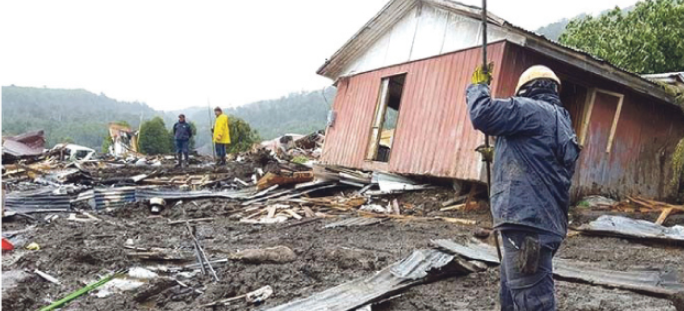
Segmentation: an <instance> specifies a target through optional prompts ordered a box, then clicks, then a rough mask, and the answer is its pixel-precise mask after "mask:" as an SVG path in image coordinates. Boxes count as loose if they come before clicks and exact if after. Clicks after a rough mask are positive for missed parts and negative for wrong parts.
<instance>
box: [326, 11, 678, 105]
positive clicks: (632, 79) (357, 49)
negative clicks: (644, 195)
mask: <svg viewBox="0 0 684 311" xmlns="http://www.w3.org/2000/svg"><path fill="white" fill-rule="evenodd" d="M420 5H430V6H434V7H437V8H440V9H443V10H447V11H450V12H454V13H456V14H460V15H463V16H468V17H471V18H475V19H479V18H480V16H481V14H482V13H481V12H482V11H481V9H480V8H479V7H475V6H468V5H464V4H461V3H458V2H455V1H451V0H392V1H390V2H389V3H387V5H385V7H383V8H382V9H381V10H380V12H379V13H378V14H377V15H375V16H374V17H373V18H372V19H371V20H370V21H369V22H368V23H366V25H364V27H362V28H361V30H359V31H358V32H357V33H356V34H355V35H354V36H353V37H352V38H351V39H349V40H348V41H347V42H346V43H345V44H344V45H343V46H342V47H341V48H340V49H339V50H337V52H335V54H333V55H332V56H331V57H330V59H328V60H326V62H325V63H324V64H323V65H322V66H321V67H320V68H319V69H318V71H317V73H318V74H319V75H322V76H325V77H328V78H330V79H333V80H335V79H336V78H337V77H338V76H339V74H340V72H341V71H342V70H343V68H344V66H346V65H347V64H348V63H349V62H351V61H353V60H354V59H355V58H357V57H358V56H359V55H361V54H363V53H364V52H365V51H366V49H367V47H368V46H370V44H372V43H373V42H375V40H377V39H378V38H380V36H382V34H384V33H385V32H386V31H389V29H391V27H392V26H393V25H394V23H395V22H396V21H397V20H399V19H400V18H401V17H403V16H404V15H405V14H406V13H407V12H409V11H410V10H411V9H413V8H414V7H416V6H420ZM487 16H488V22H489V23H490V24H492V25H495V26H499V27H501V28H502V29H503V30H505V31H510V32H511V33H514V34H518V35H521V36H523V37H524V38H525V40H524V42H522V46H523V47H525V48H527V49H530V50H533V51H536V52H539V53H541V54H544V55H546V56H549V57H551V58H554V59H556V60H558V61H561V62H565V63H568V64H570V65H572V66H575V67H577V68H580V69H582V70H584V71H587V72H590V73H592V74H595V75H598V76H601V77H603V78H605V79H608V80H611V81H613V82H615V83H618V84H620V85H623V86H625V87H628V88H630V89H632V90H634V91H636V92H638V93H641V94H643V95H647V96H650V97H653V98H656V99H659V100H661V101H664V102H666V103H670V104H675V102H676V101H675V97H674V96H672V95H670V94H669V93H667V92H666V91H665V90H664V89H663V88H662V87H660V86H659V85H658V84H657V83H655V82H653V81H651V80H648V79H646V78H644V77H641V76H639V75H638V74H636V73H633V72H629V71H627V70H624V69H621V68H619V67H617V66H615V65H613V64H611V63H609V62H607V61H605V60H602V59H600V58H597V57H595V56H593V55H591V54H589V53H587V52H585V51H582V50H579V49H576V48H572V47H569V46H565V45H562V44H560V43H558V42H555V41H552V40H550V39H547V38H546V37H544V36H542V35H539V34H537V33H534V32H531V31H529V30H525V29H523V28H521V27H518V26H515V25H513V24H511V23H509V22H507V21H505V20H504V19H502V18H499V17H498V16H496V15H494V14H491V13H489V12H488V13H487Z"/></svg>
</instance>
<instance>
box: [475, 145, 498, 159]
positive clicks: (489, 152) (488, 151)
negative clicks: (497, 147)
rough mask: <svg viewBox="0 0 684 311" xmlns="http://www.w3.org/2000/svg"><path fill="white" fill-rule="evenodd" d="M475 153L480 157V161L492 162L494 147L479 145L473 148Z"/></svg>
mask: <svg viewBox="0 0 684 311" xmlns="http://www.w3.org/2000/svg"><path fill="white" fill-rule="evenodd" d="M475 151H477V152H479V153H480V154H481V155H482V161H484V162H492V160H494V147H485V145H480V146H479V147H477V148H475Z"/></svg>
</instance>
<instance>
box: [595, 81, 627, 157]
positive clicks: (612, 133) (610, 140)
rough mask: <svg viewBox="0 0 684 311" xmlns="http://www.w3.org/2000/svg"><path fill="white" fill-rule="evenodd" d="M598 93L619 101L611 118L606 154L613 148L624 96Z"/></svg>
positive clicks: (606, 92) (612, 93)
mask: <svg viewBox="0 0 684 311" xmlns="http://www.w3.org/2000/svg"><path fill="white" fill-rule="evenodd" d="M598 91H599V92H601V93H604V94H608V95H612V96H616V97H618V98H619V99H620V100H619V101H618V106H617V110H615V116H614V117H613V124H612V125H611V127H610V136H608V146H606V153H610V150H611V149H612V147H613V138H615V130H617V125H618V121H619V120H620V112H621V111H622V102H623V101H624V99H625V95H622V94H618V93H614V92H610V91H604V90H598Z"/></svg>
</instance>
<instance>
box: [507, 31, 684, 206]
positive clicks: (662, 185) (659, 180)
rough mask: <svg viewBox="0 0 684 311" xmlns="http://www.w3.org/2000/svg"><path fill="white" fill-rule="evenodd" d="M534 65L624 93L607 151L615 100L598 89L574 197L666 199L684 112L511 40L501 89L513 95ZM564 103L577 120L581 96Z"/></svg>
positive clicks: (584, 84)
mask: <svg viewBox="0 0 684 311" xmlns="http://www.w3.org/2000/svg"><path fill="white" fill-rule="evenodd" d="M535 64H543V65H546V66H549V67H550V68H551V69H553V70H554V71H556V73H557V74H559V75H560V76H561V77H569V78H571V79H572V80H573V82H575V83H577V84H581V85H583V86H584V87H596V88H600V89H605V90H609V91H613V92H617V93H621V94H624V95H625V99H624V102H623V106H622V112H621V113H620V119H619V122H618V126H617V129H616V132H615V137H614V139H613V146H612V150H611V152H610V153H606V152H605V151H606V146H607V145H606V144H607V141H608V136H609V134H610V126H611V125H612V121H613V115H614V112H615V108H614V106H615V103H616V101H615V99H614V98H613V97H611V96H608V95H604V94H601V93H598V94H597V97H596V101H595V108H594V111H593V112H592V115H591V122H590V127H589V130H588V131H587V135H586V141H585V147H584V150H582V154H581V157H580V161H579V165H578V170H577V173H576V176H575V177H576V178H575V182H574V185H573V188H574V189H573V190H572V193H573V196H574V197H575V199H577V198H580V197H583V196H585V195H590V194H611V195H616V196H625V195H630V194H639V195H644V196H648V197H653V198H657V199H665V198H667V197H669V196H671V195H672V194H673V193H672V189H670V188H669V187H668V186H667V183H668V182H669V180H670V179H671V178H672V172H671V169H670V167H671V166H670V165H671V161H672V159H671V157H672V153H673V152H674V147H675V145H676V143H677V141H678V140H679V139H681V138H682V137H684V115H683V114H682V113H681V111H679V109H677V108H675V107H673V106H672V105H667V104H665V103H662V102H660V101H658V100H656V99H652V98H647V97H644V96H641V95H638V94H635V93H634V92H632V91H630V90H629V89H626V88H625V87H622V86H619V85H616V84H614V83H611V82H609V81H606V80H604V79H602V78H601V77H599V76H595V75H590V74H588V73H586V72H584V71H581V70H580V69H578V68H576V67H572V66H570V65H568V64H565V63H560V62H555V61H553V60H551V59H549V58H547V57H545V56H543V55H541V54H538V53H535V52H531V51H527V50H525V49H524V48H522V47H519V46H517V45H515V44H510V43H509V44H507V46H506V52H505V57H504V62H503V63H502V66H503V68H502V74H501V75H500V77H499V79H500V82H501V83H500V84H499V88H498V89H496V90H497V94H500V95H501V96H510V95H512V94H513V92H514V89H515V86H516V83H517V79H518V76H519V75H520V74H521V73H522V72H523V71H524V70H525V69H527V68H528V67H529V66H531V65H535ZM564 104H565V105H566V106H567V107H566V108H567V109H568V110H569V111H570V112H571V115H572V117H573V119H575V120H573V123H574V124H579V121H578V120H576V119H579V118H581V112H582V107H577V105H581V104H583V101H582V100H580V99H578V100H575V101H571V102H564Z"/></svg>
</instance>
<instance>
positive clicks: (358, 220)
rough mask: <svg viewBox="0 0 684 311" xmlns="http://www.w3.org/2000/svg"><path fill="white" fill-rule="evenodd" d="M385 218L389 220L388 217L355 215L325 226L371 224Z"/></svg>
mask: <svg viewBox="0 0 684 311" xmlns="http://www.w3.org/2000/svg"><path fill="white" fill-rule="evenodd" d="M385 220H388V218H370V217H353V218H347V219H343V220H340V221H337V222H334V223H331V224H328V225H325V228H326V229H328V228H337V227H355V226H369V225H374V224H377V223H380V222H383V221H385Z"/></svg>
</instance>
